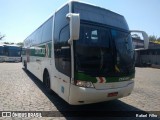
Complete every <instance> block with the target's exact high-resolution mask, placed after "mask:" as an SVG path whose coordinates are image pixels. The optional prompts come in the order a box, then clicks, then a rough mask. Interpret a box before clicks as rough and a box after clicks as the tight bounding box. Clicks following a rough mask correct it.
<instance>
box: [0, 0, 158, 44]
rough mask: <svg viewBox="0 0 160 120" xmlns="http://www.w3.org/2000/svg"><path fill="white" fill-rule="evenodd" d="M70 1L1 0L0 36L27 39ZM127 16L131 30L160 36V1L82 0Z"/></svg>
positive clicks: (20, 40) (19, 40)
mask: <svg viewBox="0 0 160 120" xmlns="http://www.w3.org/2000/svg"><path fill="white" fill-rule="evenodd" d="M67 1H68V0H1V1H0V33H1V34H5V35H6V37H5V39H4V40H3V41H4V42H23V40H24V39H25V38H26V37H27V36H28V35H29V34H30V33H32V32H33V31H34V30H35V29H36V28H37V27H39V26H40V25H41V24H42V23H43V22H44V21H45V20H46V19H47V18H49V17H50V16H51V15H52V14H53V13H54V11H55V10H56V9H58V8H59V7H60V6H62V5H63V4H64V3H66V2H67ZM80 1H85V2H88V3H92V4H95V5H97V6H101V7H103V8H106V9H109V10H111V11H114V12H117V13H119V14H121V15H123V16H124V17H125V18H126V20H127V22H128V25H129V28H130V30H133V29H136V30H144V31H146V32H147V33H148V34H149V35H156V36H157V37H160V6H159V5H160V0H80Z"/></svg>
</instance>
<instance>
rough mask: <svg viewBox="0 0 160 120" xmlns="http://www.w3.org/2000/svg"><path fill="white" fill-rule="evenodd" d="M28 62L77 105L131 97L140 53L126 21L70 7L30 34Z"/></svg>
mask: <svg viewBox="0 0 160 120" xmlns="http://www.w3.org/2000/svg"><path fill="white" fill-rule="evenodd" d="M134 32H135V31H134ZM138 32H140V31H138ZM142 33H143V34H144V36H147V35H146V34H145V32H142ZM145 42H146V41H145ZM146 48H147V47H145V48H144V49H146ZM22 62H23V65H24V67H25V69H27V70H29V71H30V72H31V73H32V74H34V75H35V76H36V77H37V78H39V79H40V80H41V81H42V82H43V83H44V85H45V86H46V88H48V90H49V89H51V90H53V91H54V92H55V93H57V94H58V95H59V96H60V97H61V98H63V99H64V100H65V101H66V102H68V103H69V104H72V105H81V104H90V103H96V102H102V101H108V100H114V99H118V98H121V97H125V96H128V95H130V94H131V92H132V90H133V87H134V77H135V58H134V48H133V44H132V38H131V35H130V31H129V28H128V25H127V22H126V20H125V18H124V17H123V16H122V15H119V14H117V13H114V12H112V11H109V10H106V9H104V8H100V7H97V6H94V5H90V4H87V3H81V2H77V1H71V2H69V3H67V4H65V5H64V6H63V7H61V8H60V9H58V10H57V11H56V12H55V13H54V15H53V16H51V17H50V18H49V19H48V20H47V21H46V22H44V23H43V24H42V25H41V26H40V27H39V28H37V29H36V30H35V31H34V32H33V33H32V34H31V35H29V36H28V37H27V38H26V39H25V40H24V48H23V54H22Z"/></svg>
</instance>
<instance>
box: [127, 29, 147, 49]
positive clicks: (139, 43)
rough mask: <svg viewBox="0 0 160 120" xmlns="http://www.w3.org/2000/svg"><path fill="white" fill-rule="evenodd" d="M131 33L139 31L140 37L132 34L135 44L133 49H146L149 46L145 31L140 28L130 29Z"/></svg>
mask: <svg viewBox="0 0 160 120" xmlns="http://www.w3.org/2000/svg"><path fill="white" fill-rule="evenodd" d="M130 32H131V33H139V34H141V37H142V38H141V37H140V36H138V35H137V34H133V35H134V37H133V36H132V40H133V44H134V46H135V50H141V49H148V46H149V38H148V35H147V33H146V32H144V31H140V30H131V31H130Z"/></svg>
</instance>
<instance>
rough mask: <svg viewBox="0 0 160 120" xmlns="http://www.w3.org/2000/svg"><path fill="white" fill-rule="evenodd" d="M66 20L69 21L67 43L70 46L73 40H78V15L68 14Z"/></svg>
mask: <svg viewBox="0 0 160 120" xmlns="http://www.w3.org/2000/svg"><path fill="white" fill-rule="evenodd" d="M66 18H67V19H68V20H69V26H70V39H69V40H68V43H69V44H71V43H72V41H73V40H78V39H79V31H80V15H79V14H77V13H68V14H67V15H66Z"/></svg>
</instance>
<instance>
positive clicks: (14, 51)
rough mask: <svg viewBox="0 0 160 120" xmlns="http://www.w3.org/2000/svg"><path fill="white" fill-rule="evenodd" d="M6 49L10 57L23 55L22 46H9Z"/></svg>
mask: <svg viewBox="0 0 160 120" xmlns="http://www.w3.org/2000/svg"><path fill="white" fill-rule="evenodd" d="M5 51H6V55H7V56H9V57H20V56H21V48H20V47H14V46H7V47H6V50H5Z"/></svg>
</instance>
